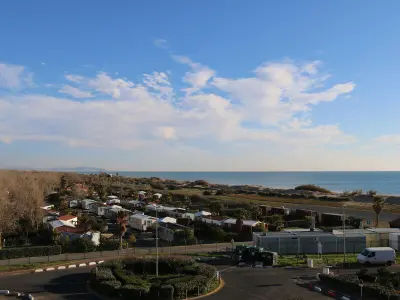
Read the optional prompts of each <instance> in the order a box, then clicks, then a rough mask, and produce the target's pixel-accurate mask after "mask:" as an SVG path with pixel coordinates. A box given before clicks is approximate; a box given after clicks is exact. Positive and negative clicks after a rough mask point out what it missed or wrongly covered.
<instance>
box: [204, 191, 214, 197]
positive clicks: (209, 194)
mask: <svg viewBox="0 0 400 300" xmlns="http://www.w3.org/2000/svg"><path fill="white" fill-rule="evenodd" d="M203 195H204V196H211V195H212V193H211V192H210V191H204V193H203Z"/></svg>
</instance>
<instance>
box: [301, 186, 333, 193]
mask: <svg viewBox="0 0 400 300" xmlns="http://www.w3.org/2000/svg"><path fill="white" fill-rule="evenodd" d="M294 189H295V190H298V191H310V192H320V193H325V194H331V193H332V192H331V191H329V190H327V189H324V188H323V187H320V186H318V185H314V184H304V185H299V186H296V187H295V188H294Z"/></svg>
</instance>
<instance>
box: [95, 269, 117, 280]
mask: <svg viewBox="0 0 400 300" xmlns="http://www.w3.org/2000/svg"><path fill="white" fill-rule="evenodd" d="M94 270H95V275H96V280H98V281H115V280H116V278H115V276H114V274H113V272H112V270H111V269H110V268H105V267H97V268H96V269H94Z"/></svg>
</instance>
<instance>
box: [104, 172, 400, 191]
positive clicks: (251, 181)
mask: <svg viewBox="0 0 400 300" xmlns="http://www.w3.org/2000/svg"><path fill="white" fill-rule="evenodd" d="M110 173H114V174H115V173H116V172H115V171H113V172H110ZM118 174H119V175H122V176H129V177H158V178H161V179H173V180H190V181H193V180H198V179H203V180H206V181H208V182H210V183H217V184H227V185H244V184H248V185H261V186H265V187H269V188H294V187H296V186H298V185H301V184H315V185H318V186H321V187H324V188H326V189H328V190H331V191H334V192H343V191H353V190H358V189H362V190H363V191H368V190H371V189H372V190H375V191H377V192H378V193H379V194H383V195H396V196H398V195H400V171H390V172H389V171H388V172H386V171H382V172H127V171H121V172H118Z"/></svg>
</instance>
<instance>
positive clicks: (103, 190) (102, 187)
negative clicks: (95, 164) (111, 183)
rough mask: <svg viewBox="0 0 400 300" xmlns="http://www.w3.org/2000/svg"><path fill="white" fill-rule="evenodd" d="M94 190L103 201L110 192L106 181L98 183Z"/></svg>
mask: <svg viewBox="0 0 400 300" xmlns="http://www.w3.org/2000/svg"><path fill="white" fill-rule="evenodd" d="M94 188H95V191H96V193H97V196H99V198H100V199H101V200H105V198H106V196H107V191H108V184H107V183H106V182H105V181H101V182H97V183H95V185H94Z"/></svg>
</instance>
